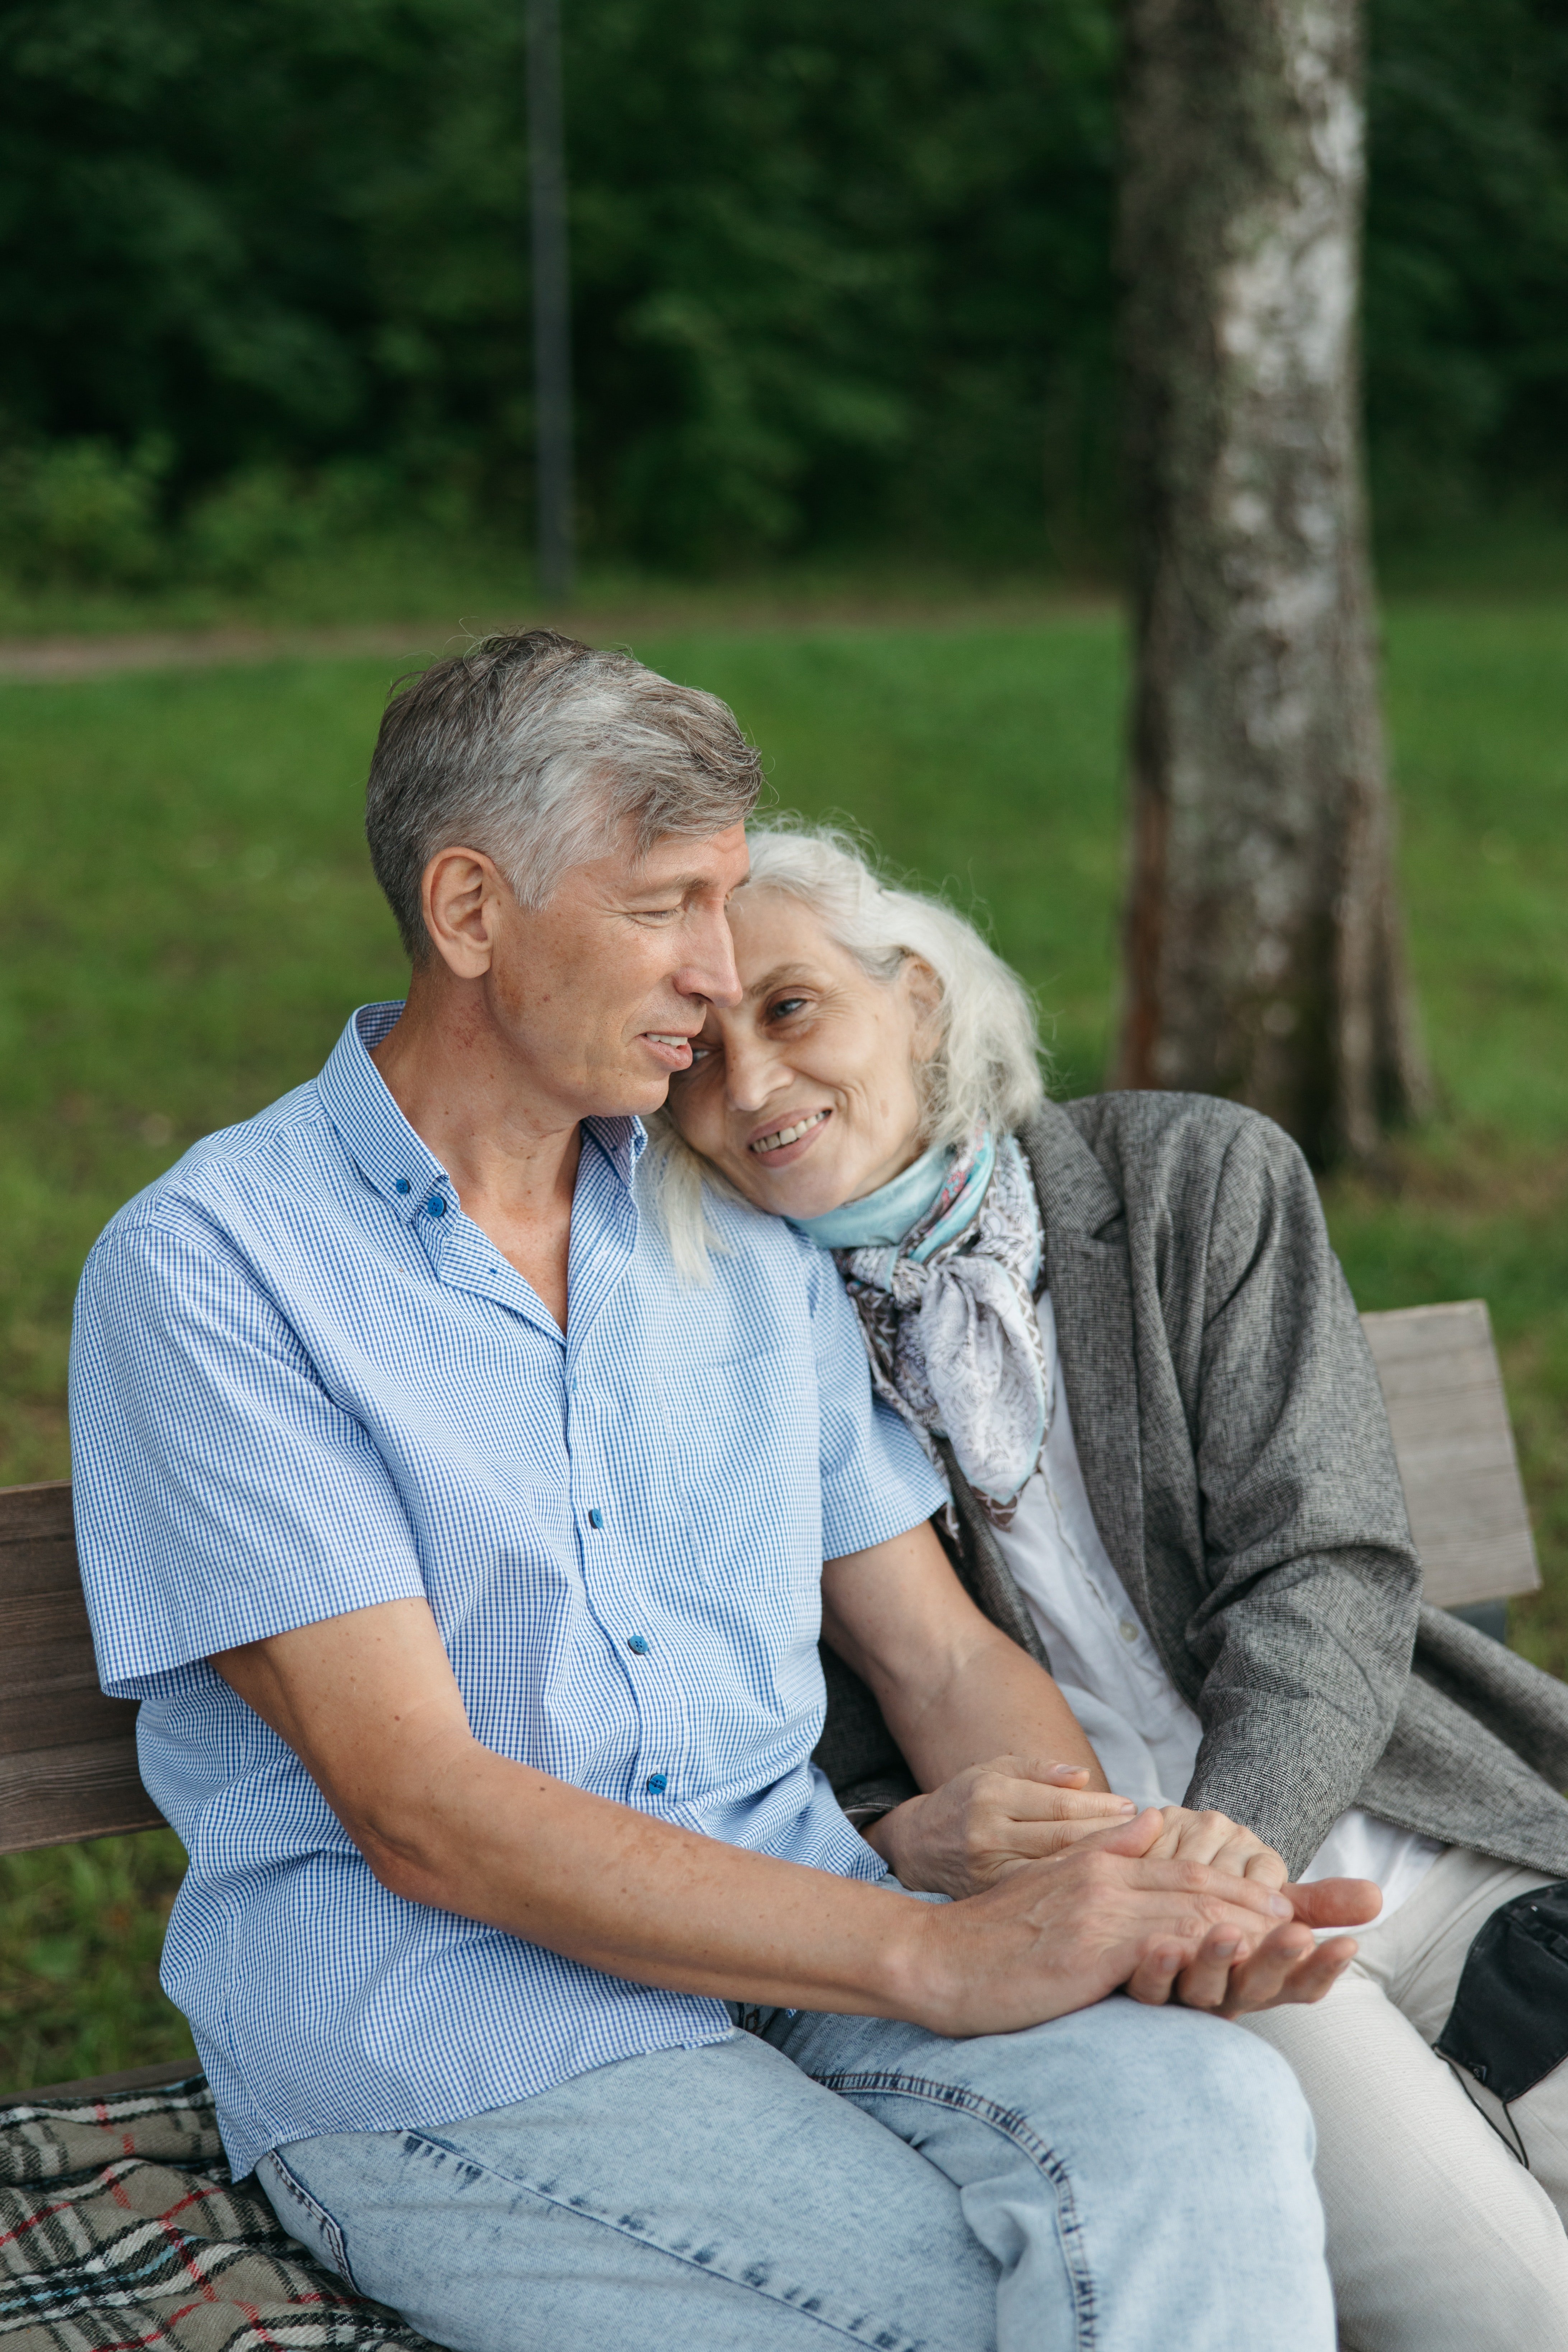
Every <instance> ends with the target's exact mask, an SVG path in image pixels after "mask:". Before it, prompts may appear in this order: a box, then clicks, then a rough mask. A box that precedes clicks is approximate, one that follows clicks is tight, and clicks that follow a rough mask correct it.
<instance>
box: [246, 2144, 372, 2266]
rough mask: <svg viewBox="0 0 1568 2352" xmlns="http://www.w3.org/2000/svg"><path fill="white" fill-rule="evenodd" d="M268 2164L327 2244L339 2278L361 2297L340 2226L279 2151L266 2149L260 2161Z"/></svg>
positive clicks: (340, 2223)
mask: <svg viewBox="0 0 1568 2352" xmlns="http://www.w3.org/2000/svg"><path fill="white" fill-rule="evenodd" d="M268 2160H270V2162H271V2165H272V2168H273V2170H274V2171H275V2172H276V2173H277V2175H278V2176H279V2179H280V2180H281V2181H282V2184H283V2187H284V2189H285V2190H286V2191H287V2193H288V2194H289V2196H290V2197H291V2198H292V2199H293V2200H294V2202H295V2203H296V2204H297V2205H302V2206H303V2207H304V2209H305V2210H306V2212H307V2213H309V2214H310V2215H311V2217H312V2218H313V2220H314V2221H315V2222H316V2225H317V2227H318V2228H319V2229H320V2231H321V2235H322V2237H323V2238H325V2240H326V2242H327V2244H328V2246H329V2247H330V2249H331V2259H332V2262H333V2263H334V2264H335V2266H336V2268H337V2270H338V2273H339V2274H340V2275H341V2276H342V2278H343V2279H344V2280H345V2281H346V2283H347V2284H348V2285H350V2286H351V2287H353V2291H354V2293H355V2294H363V2288H362V2287H361V2285H360V2284H359V2282H358V2280H357V2279H356V2278H355V2277H354V2274H353V2271H352V2270H351V2269H350V2267H349V2250H348V2243H347V2241H346V2240H345V2239H344V2236H343V2231H342V2222H341V2221H336V2220H335V2219H334V2218H333V2216H332V2215H331V2213H329V2212H328V2210H327V2209H326V2207H325V2206H324V2205H323V2204H322V2203H321V2200H320V2198H318V2197H312V2196H311V2194H310V2190H309V2189H307V2188H306V2186H305V2184H304V2182H303V2181H302V2180H301V2179H300V2176H299V2174H298V2173H297V2172H295V2171H294V2170H293V2168H291V2166H289V2164H287V2163H286V2162H285V2160H284V2158H283V2155H282V2152H281V2151H280V2150H279V2149H278V2148H275V2147H271V2148H268V2151H267V2157H266V2158H263V2161H264V2162H265V2161H268Z"/></svg>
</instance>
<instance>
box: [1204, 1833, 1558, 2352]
mask: <svg viewBox="0 0 1568 2352" xmlns="http://www.w3.org/2000/svg"><path fill="white" fill-rule="evenodd" d="M1550 1883H1551V1882H1550V1881H1549V1880H1548V1879H1546V1878H1545V1877H1543V1876H1542V1874H1541V1873H1540V1872H1538V1871H1528V1870H1513V1869H1510V1867H1509V1866H1508V1865H1507V1864H1502V1863H1497V1862H1491V1861H1489V1860H1488V1858H1487V1857H1486V1856H1485V1855H1484V1854H1479V1853H1469V1852H1468V1851H1467V1850H1466V1849H1465V1848H1464V1847H1461V1846H1453V1847H1450V1848H1449V1850H1448V1852H1447V1853H1445V1854H1444V1855H1443V1856H1442V1857H1441V1858H1440V1860H1438V1861H1437V1862H1436V1863H1434V1864H1433V1865H1432V1868H1431V1869H1430V1870H1429V1871H1428V1872H1427V1874H1426V1877H1425V1878H1424V1879H1423V1880H1422V1882H1421V1884H1420V1885H1419V1886H1418V1887H1417V1888H1416V1890H1415V1894H1414V1895H1411V1896H1410V1897H1409V1899H1408V1900H1407V1901H1406V1902H1405V1903H1402V1904H1401V1906H1400V1907H1399V1909H1398V1910H1397V1911H1396V1912H1395V1913H1394V1916H1393V1918H1392V1919H1391V1920H1390V1921H1389V1922H1388V1924H1387V1926H1386V1927H1370V1928H1367V1929H1366V1930H1364V1931H1363V1935H1362V1937H1361V1938H1360V1942H1361V1950H1360V1952H1359V1954H1358V1956H1357V1958H1355V1959H1354V1960H1353V1961H1352V1964H1351V1966H1350V1968H1349V1969H1347V1970H1346V1971H1345V1974H1344V1975H1343V1977H1342V1978H1341V1979H1340V1981H1339V1983H1338V1984H1337V1985H1336V1986H1335V1987H1334V1990H1333V1991H1332V1992H1331V1993H1330V1994H1329V1996H1328V1998H1327V2000H1323V2001H1321V2002H1319V2003H1318V2004H1317V2005H1316V2006H1315V2007H1312V2008H1296V2009H1275V2010H1268V2011H1264V2012H1263V2013H1262V2014H1261V2015H1259V2016H1257V2017H1249V2018H1247V2019H1246V2020H1245V2021H1244V2022H1245V2025H1246V2029H1247V2032H1251V2033H1256V2034H1257V2035H1258V2038H1259V2040H1261V2041H1264V2042H1269V2043H1270V2044H1271V2045H1272V2046H1273V2048H1274V2049H1276V2050H1278V2051H1279V2053H1280V2055H1281V2056H1282V2057H1284V2058H1287V2059H1289V2063H1290V2064H1291V2065H1292V2066H1293V2067H1294V2068H1295V2071H1296V2074H1297V2076H1298V2078H1299V2079H1300V2084H1301V2087H1302V2089H1303V2090H1304V2091H1305V2092H1306V2095H1307V2098H1308V2101H1309V2103H1310V2106H1311V2109H1312V2113H1313V2116H1314V2117H1315V2118H1316V2120H1317V2126H1318V2187H1319V2189H1320V2190H1321V2194H1322V2200H1323V2208H1324V2211H1325V2213H1326V2215H1327V2217H1328V2231H1329V2237H1328V2244H1329V2267H1330V2269H1331V2272H1332V2273H1333V2280H1334V2294H1335V2298H1336V2302H1337V2305H1338V2309H1339V2320H1340V2340H1341V2343H1342V2345H1344V2346H1345V2347H1347V2352H1568V2235H1565V2234H1564V2232H1565V2229H1568V2063H1564V2064H1563V2065H1562V2066H1559V2067H1557V2068H1556V2069H1555V2071H1554V2072H1553V2073H1552V2074H1548V2075H1547V2076H1546V2078H1545V2080H1544V2081H1543V2082H1541V2083H1538V2084H1537V2085H1536V2087H1535V2089H1534V2090H1533V2091H1531V2092H1529V2093H1528V2094H1527V2095H1526V2096H1525V2097H1523V2098H1522V2099H1519V2100H1516V2101H1515V2103H1514V2105H1513V2106H1512V2108H1511V2109H1510V2116H1511V2119H1512V2123H1513V2126H1514V2128H1515V2129H1516V2130H1517V2132H1518V2134H1519V2137H1520V2139H1521V2142H1522V2144H1523V2147H1524V2150H1525V2153H1526V2155H1527V2157H1528V2158H1529V2160H1530V2168H1529V2169H1528V2171H1527V2170H1526V2168H1525V2167H1524V2166H1523V2165H1522V2164H1521V2162H1520V2160H1519V2158H1517V2157H1516V2156H1514V2155H1513V2154H1512V2153H1510V2148H1509V2147H1507V2146H1506V2145H1505V2144H1504V2141H1503V2140H1502V2139H1501V2138H1500V2137H1499V2135H1498V2132H1497V2131H1496V2130H1494V2128H1493V2126H1492V2125H1491V2123H1489V2121H1488V2120H1487V2112H1486V2111H1489V2113H1490V2114H1491V2115H1492V2116H1496V2117H1498V2118H1499V2119H1500V2120H1501V2119H1502V2110H1501V2108H1500V2106H1499V2105H1498V2103H1497V2102H1496V2101H1495V2100H1494V2099H1491V2098H1490V2097H1489V2094H1488V2093H1486V2092H1485V2091H1482V2090H1481V2089H1479V2086H1478V2085H1477V2084H1474V2083H1473V2082H1471V2081H1470V2078H1469V2077H1468V2075H1467V2076H1464V2077H1460V2076H1458V2075H1456V2074H1454V2072H1453V2071H1452V2069H1451V2068H1449V2067H1448V2066H1447V2065H1446V2064H1445V2063H1444V2062H1443V2060H1442V2059H1440V2058H1438V2057H1436V2056H1435V2055H1434V2054H1433V2052H1432V2050H1431V2048H1430V2046H1429V2045H1430V2044H1431V2043H1432V2042H1435V2041H1436V2038H1437V2036H1438V2034H1439V2033H1441V2032H1442V2030H1443V2028H1444V2026H1445V2024H1446V2023H1447V2018H1448V2011H1449V2010H1450V2009H1451V2008H1452V2007H1453V2002H1454V1995H1455V1992H1456V1991H1457V1990H1458V1982H1459V1974H1460V1971H1461V1969H1463V1967H1464V1965H1465V1958H1466V1955H1467V1953H1468V1950H1469V1948H1470V1943H1471V1939H1472V1938H1473V1937H1475V1936H1476V1935H1477V1933H1478V1932H1479V1929H1480V1928H1481V1927H1482V1926H1483V1925H1484V1924H1485V1922H1486V1920H1487V1919H1488V1917H1489V1916H1490V1914H1491V1913H1492V1912H1493V1911H1495V1910H1496V1909H1497V1907H1498V1905H1499V1904H1500V1903H1506V1902H1507V1901H1508V1900H1509V1899H1510V1896H1512V1895H1522V1894H1523V1893H1524V1892H1525V1891H1526V1889H1527V1888H1529V1887H1531V1886H1544V1885H1549V1884H1550ZM1467 2091H1468V2095H1467ZM1504 2127H1505V2128H1506V2124H1505V2126H1504Z"/></svg>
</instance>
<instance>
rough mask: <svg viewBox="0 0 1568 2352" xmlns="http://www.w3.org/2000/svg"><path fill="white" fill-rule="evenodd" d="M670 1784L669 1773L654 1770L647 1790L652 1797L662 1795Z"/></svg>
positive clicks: (649, 1777) (649, 1778) (650, 1775)
mask: <svg viewBox="0 0 1568 2352" xmlns="http://www.w3.org/2000/svg"><path fill="white" fill-rule="evenodd" d="M668 1786H669V1779H668V1774H666V1773H664V1772H653V1773H650V1774H649V1776H648V1783H647V1791H648V1794H649V1796H650V1797H662V1796H663V1794H664V1792H665V1790H667V1789H668Z"/></svg>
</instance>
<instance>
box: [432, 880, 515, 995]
mask: <svg viewBox="0 0 1568 2352" xmlns="http://www.w3.org/2000/svg"><path fill="white" fill-rule="evenodd" d="M510 902H511V892H510V889H509V888H508V887H507V884H506V882H505V881H504V880H503V878H502V877H501V874H500V868H499V867H498V866H497V865H496V863H495V861H494V859H493V858H489V857H487V856H485V853H484V851H483V850H482V849H462V848H455V849H438V850H437V853H436V855H435V856H434V857H433V858H432V859H431V860H430V863H429V865H428V866H426V868H425V872H424V875H423V876H422V877H421V879H420V884H419V903H420V907H421V908H422V910H423V912H424V916H425V928H426V930H427V931H428V933H429V934H430V940H431V944H432V945H433V947H434V948H435V950H436V952H437V955H438V956H439V957H440V959H441V961H442V962H443V963H444V964H445V965H446V966H447V971H450V972H451V973H452V974H453V975H454V977H455V978H457V979H458V980H482V979H483V977H484V975H485V973H486V972H487V971H489V969H490V966H491V964H492V963H493V962H494V961H495V950H496V941H497V938H498V935H499V931H500V923H501V921H502V920H503V919H504V916H505V911H506V908H507V907H508V906H509V905H510Z"/></svg>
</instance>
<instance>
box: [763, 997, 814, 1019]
mask: <svg viewBox="0 0 1568 2352" xmlns="http://www.w3.org/2000/svg"><path fill="white" fill-rule="evenodd" d="M804 1007H805V997H804V996H781V997H780V998H778V1000H777V1002H776V1003H773V1004H772V1005H770V1006H769V1008H768V1012H769V1017H770V1019H772V1020H774V1021H789V1020H792V1019H793V1018H794V1016H795V1013H799V1012H801V1011H802V1010H803V1009H804Z"/></svg>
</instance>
